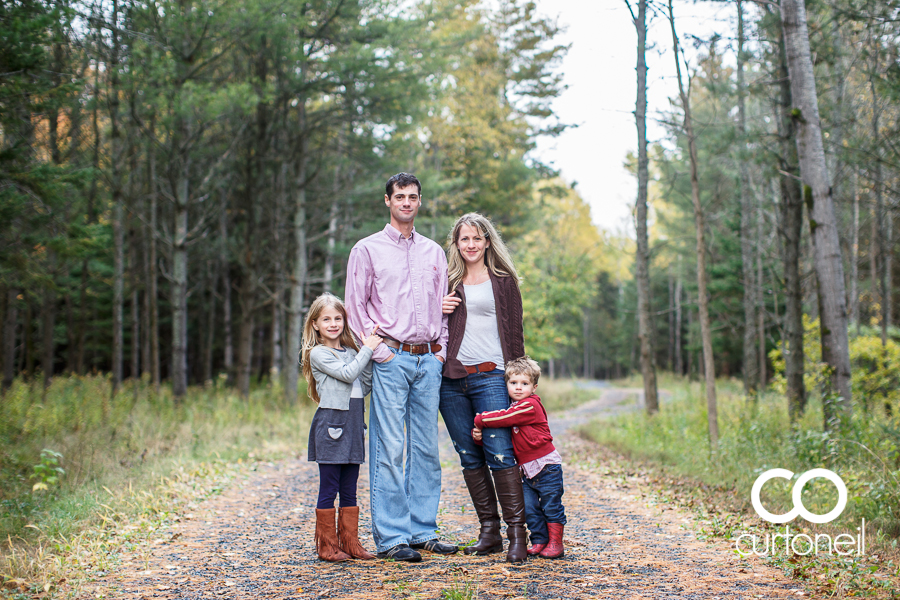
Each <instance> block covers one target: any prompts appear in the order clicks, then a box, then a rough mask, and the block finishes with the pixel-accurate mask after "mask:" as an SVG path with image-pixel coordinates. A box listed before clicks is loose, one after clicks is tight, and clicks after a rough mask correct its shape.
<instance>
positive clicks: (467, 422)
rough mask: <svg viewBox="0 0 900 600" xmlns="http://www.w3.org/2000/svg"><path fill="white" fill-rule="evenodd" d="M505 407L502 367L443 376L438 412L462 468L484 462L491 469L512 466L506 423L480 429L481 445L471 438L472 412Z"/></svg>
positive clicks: (510, 446) (505, 397)
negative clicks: (463, 374) (447, 376)
mask: <svg viewBox="0 0 900 600" xmlns="http://www.w3.org/2000/svg"><path fill="white" fill-rule="evenodd" d="M505 408H509V394H508V393H507V391H506V379H505V378H504V376H503V370H502V369H494V370H493V371H491V372H489V373H472V374H471V375H468V376H466V377H463V378H462V379H448V378H446V377H444V378H443V380H442V381H441V416H442V417H443V418H444V424H445V425H446V426H447V431H448V432H449V433H450V439H452V440H453V447H454V448H456V452H457V453H458V454H459V462H460V464H461V465H462V468H463V469H480V468H481V467H483V466H484V465H485V463H487V465H488V467H490V469H491V470H492V471H496V470H498V469H508V468H509V467H512V466H515V464H516V456H515V454H514V453H513V446H512V434H511V433H510V430H509V428H508V427H503V428H493V427H491V428H487V429H483V430H482V432H481V434H482V442H483V446H479V445H478V444H476V443H475V440H473V439H472V428H473V427H475V415H476V414H478V413H481V412H484V411H487V410H503V409H505Z"/></svg>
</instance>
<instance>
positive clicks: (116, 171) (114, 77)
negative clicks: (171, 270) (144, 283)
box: [106, 0, 125, 395]
mask: <svg viewBox="0 0 900 600" xmlns="http://www.w3.org/2000/svg"><path fill="white" fill-rule="evenodd" d="M118 17H119V3H118V2H117V1H116V0H113V12H112V25H111V27H110V36H111V37H112V55H111V56H110V58H109V62H108V64H107V65H106V68H107V71H108V73H109V87H110V89H109V122H110V144H111V152H112V156H111V157H110V167H111V171H112V173H111V181H110V187H111V188H112V205H113V222H112V228H113V323H112V325H113V336H112V393H113V395H115V393H116V390H118V388H119V386H120V385H121V384H122V356H123V348H122V347H123V343H124V334H123V328H124V323H123V321H124V311H125V235H124V232H123V229H124V227H123V223H122V220H123V206H122V205H123V198H122V165H121V160H122V136H121V131H120V128H119V28H118Z"/></svg>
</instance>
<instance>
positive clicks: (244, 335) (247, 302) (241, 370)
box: [237, 274, 255, 398]
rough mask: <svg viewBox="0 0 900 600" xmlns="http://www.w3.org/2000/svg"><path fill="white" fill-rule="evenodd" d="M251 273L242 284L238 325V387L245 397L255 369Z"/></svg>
mask: <svg viewBox="0 0 900 600" xmlns="http://www.w3.org/2000/svg"><path fill="white" fill-rule="evenodd" d="M250 278H251V277H250V275H249V274H248V275H246V276H245V277H244V282H243V283H242V284H241V292H240V297H241V324H240V327H238V347H237V364H238V367H237V388H238V391H239V392H240V393H241V395H242V396H244V397H245V398H246V397H247V396H249V395H250V372H251V371H252V369H253V327H254V319H253V316H254V314H253V313H254V312H255V311H254V310H253V301H254V298H253V290H252V289H251V288H252V287H253V283H252V282H251V281H250Z"/></svg>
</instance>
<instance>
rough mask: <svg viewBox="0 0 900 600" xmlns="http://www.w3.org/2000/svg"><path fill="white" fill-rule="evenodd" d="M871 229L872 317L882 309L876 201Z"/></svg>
mask: <svg viewBox="0 0 900 600" xmlns="http://www.w3.org/2000/svg"><path fill="white" fill-rule="evenodd" d="M869 230H870V231H869V278H870V279H871V280H872V283H871V286H870V287H871V288H872V293H871V300H870V303H869V313H870V317H874V316H876V315H877V314H878V311H879V310H880V309H879V307H880V302H881V293H880V291H879V285H878V212H877V208H876V206H875V203H872V205H871V207H870V209H869Z"/></svg>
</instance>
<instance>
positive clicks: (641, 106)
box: [634, 0, 659, 415]
mask: <svg viewBox="0 0 900 600" xmlns="http://www.w3.org/2000/svg"><path fill="white" fill-rule="evenodd" d="M646 19H647V0H638V14H637V16H636V17H635V19H634V27H635V29H636V30H637V37H638V47H637V101H636V103H635V111H634V117H635V123H636V125H637V134H638V193H637V205H636V207H635V212H636V214H635V219H636V223H635V227H636V231H637V253H636V255H635V275H636V279H637V296H638V306H637V309H638V339H639V340H640V343H641V375H642V376H643V379H644V406H645V407H646V409H647V413H648V414H651V415H652V414H654V413H656V412H658V411H659V399H658V397H657V389H656V365H655V357H654V353H653V317H652V315H651V314H650V311H651V302H650V248H649V242H648V239H647V184H648V180H649V173H648V163H649V160H648V158H647V57H646V50H647V22H646Z"/></svg>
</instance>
